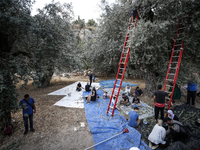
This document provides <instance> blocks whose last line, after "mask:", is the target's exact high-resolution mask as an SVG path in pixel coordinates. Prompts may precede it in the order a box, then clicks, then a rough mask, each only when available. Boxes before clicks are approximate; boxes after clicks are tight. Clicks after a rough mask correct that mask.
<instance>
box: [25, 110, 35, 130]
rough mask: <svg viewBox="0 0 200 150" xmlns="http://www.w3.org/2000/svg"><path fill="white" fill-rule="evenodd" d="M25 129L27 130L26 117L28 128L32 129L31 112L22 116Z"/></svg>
mask: <svg viewBox="0 0 200 150" xmlns="http://www.w3.org/2000/svg"><path fill="white" fill-rule="evenodd" d="M23 119H24V127H25V131H28V119H29V121H30V129H31V130H33V114H30V115H28V116H23Z"/></svg>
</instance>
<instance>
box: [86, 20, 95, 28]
mask: <svg viewBox="0 0 200 150" xmlns="http://www.w3.org/2000/svg"><path fill="white" fill-rule="evenodd" d="M87 26H93V27H96V26H97V23H96V22H95V20H94V19H90V20H88V22H87Z"/></svg>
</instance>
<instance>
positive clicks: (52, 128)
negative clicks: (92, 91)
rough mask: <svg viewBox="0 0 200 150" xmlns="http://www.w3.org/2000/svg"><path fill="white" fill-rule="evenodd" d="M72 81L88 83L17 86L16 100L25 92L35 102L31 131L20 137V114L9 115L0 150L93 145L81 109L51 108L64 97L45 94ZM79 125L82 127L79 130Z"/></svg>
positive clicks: (62, 80) (60, 79)
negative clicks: (9, 132) (10, 121)
mask: <svg viewBox="0 0 200 150" xmlns="http://www.w3.org/2000/svg"><path fill="white" fill-rule="evenodd" d="M107 79H113V78H99V80H107ZM76 81H88V77H84V76H81V77H79V76H77V77H72V78H69V79H68V78H66V77H54V78H53V79H52V82H51V85H50V86H49V87H47V88H44V89H38V88H33V87H32V86H31V84H29V85H28V86H27V87H26V88H25V89H20V85H18V86H17V91H18V93H19V96H18V99H19V100H20V99H22V98H23V95H24V94H26V93H28V94H29V95H30V96H31V97H33V98H34V99H35V102H36V107H37V112H36V113H35V114H34V129H35V132H34V133H32V132H29V133H28V134H27V135H26V136H24V135H23V132H24V126H23V119H22V112H21V111H19V112H17V113H16V114H13V115H12V117H13V119H14V120H15V121H14V123H13V125H14V133H13V135H12V136H11V137H8V136H3V135H2V134H1V135H0V150H8V149H9V150H10V149H12V150H25V149H29V150H43V149H48V150H55V149H58V150H59V149H67V150H79V149H84V148H87V147H89V146H91V145H93V144H94V143H93V139H92V136H91V133H90V131H89V126H88V124H87V120H86V117H85V110H84V109H78V108H77V109H75V108H65V107H58V106H53V104H55V103H56V102H57V101H59V100H60V99H61V98H63V97H64V96H52V95H47V94H48V93H50V92H53V91H55V90H58V89H61V88H63V87H65V86H67V85H69V84H72V83H74V82H76ZM124 81H126V82H130V83H135V84H139V86H140V88H141V89H143V88H144V87H145V83H144V80H142V79H125V80H124ZM97 82H98V81H97ZM30 83H31V81H30ZM141 100H142V101H143V102H145V103H147V104H148V105H150V106H153V99H152V98H149V97H147V96H144V97H143V98H141ZM197 101H198V102H197V107H199V106H200V105H199V104H200V103H199V98H198V99H197ZM184 102H186V99H185V97H182V98H181V100H180V102H176V105H180V104H182V103H184ZM125 117H126V116H125ZM83 122H84V124H85V127H81V123H83Z"/></svg>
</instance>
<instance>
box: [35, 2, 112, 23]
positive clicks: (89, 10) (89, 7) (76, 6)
mask: <svg viewBox="0 0 200 150" xmlns="http://www.w3.org/2000/svg"><path fill="white" fill-rule="evenodd" d="M35 1H36V2H35V4H33V9H32V13H31V14H32V15H35V14H37V11H36V10H37V8H40V9H42V8H43V7H44V6H45V4H48V3H51V1H52V0H35ZM58 1H59V2H60V3H61V4H62V3H70V2H72V6H73V11H74V15H75V16H74V17H75V19H78V15H79V16H80V18H81V19H85V22H87V21H88V20H89V19H94V20H95V21H97V20H96V19H97V18H98V17H99V16H100V14H101V9H100V8H99V7H98V4H100V2H101V0H55V2H58ZM107 1H108V2H109V4H111V3H114V2H115V0H107Z"/></svg>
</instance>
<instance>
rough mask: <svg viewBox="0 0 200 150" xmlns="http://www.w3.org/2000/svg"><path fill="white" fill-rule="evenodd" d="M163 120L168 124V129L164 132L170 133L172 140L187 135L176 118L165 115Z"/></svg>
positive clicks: (183, 137)
mask: <svg viewBox="0 0 200 150" xmlns="http://www.w3.org/2000/svg"><path fill="white" fill-rule="evenodd" d="M164 122H166V123H167V124H168V130H167V131H166V133H167V134H171V135H172V137H173V141H177V140H181V139H185V138H187V137H188V135H187V134H186V133H185V130H184V128H183V124H182V123H181V122H179V121H177V120H172V119H170V118H169V117H165V118H164Z"/></svg>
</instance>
